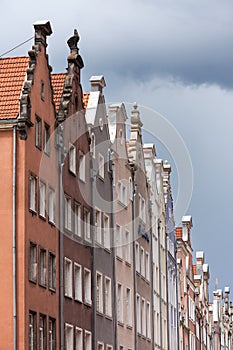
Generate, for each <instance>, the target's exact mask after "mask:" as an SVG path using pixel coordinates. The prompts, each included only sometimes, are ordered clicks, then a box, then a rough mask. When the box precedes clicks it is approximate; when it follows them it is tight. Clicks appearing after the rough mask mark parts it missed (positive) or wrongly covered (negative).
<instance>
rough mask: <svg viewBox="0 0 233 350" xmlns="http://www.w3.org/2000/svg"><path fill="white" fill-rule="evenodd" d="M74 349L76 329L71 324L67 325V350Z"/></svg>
mask: <svg viewBox="0 0 233 350" xmlns="http://www.w3.org/2000/svg"><path fill="white" fill-rule="evenodd" d="M73 347H74V327H73V326H72V325H71V324H68V323H66V324H65V349H66V350H73Z"/></svg>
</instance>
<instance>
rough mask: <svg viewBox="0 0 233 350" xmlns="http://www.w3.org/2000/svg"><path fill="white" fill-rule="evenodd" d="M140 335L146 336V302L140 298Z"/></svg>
mask: <svg viewBox="0 0 233 350" xmlns="http://www.w3.org/2000/svg"><path fill="white" fill-rule="evenodd" d="M142 335H144V336H146V303H145V299H144V298H142Z"/></svg>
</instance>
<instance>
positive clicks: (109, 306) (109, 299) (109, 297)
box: [105, 276, 112, 317]
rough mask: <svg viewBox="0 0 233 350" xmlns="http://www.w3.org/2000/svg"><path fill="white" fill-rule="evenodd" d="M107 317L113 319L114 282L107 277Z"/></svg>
mask: <svg viewBox="0 0 233 350" xmlns="http://www.w3.org/2000/svg"><path fill="white" fill-rule="evenodd" d="M105 315H107V316H109V317H112V281H111V278H109V277H107V276H105Z"/></svg>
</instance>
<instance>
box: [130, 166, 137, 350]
mask: <svg viewBox="0 0 233 350" xmlns="http://www.w3.org/2000/svg"><path fill="white" fill-rule="evenodd" d="M130 170H131V176H132V185H133V203H132V236H133V285H134V343H135V350H138V334H137V332H138V324H137V283H136V278H137V274H136V244H135V239H136V234H135V197H136V186H135V170H136V169H135V165H134V164H131V165H130Z"/></svg>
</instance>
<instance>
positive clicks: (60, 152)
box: [58, 125, 65, 350]
mask: <svg viewBox="0 0 233 350" xmlns="http://www.w3.org/2000/svg"><path fill="white" fill-rule="evenodd" d="M64 159H65V148H64V139H63V127H62V125H59V127H58V188H59V314H60V315H59V316H60V325H59V337H60V349H61V350H63V349H64V324H63V322H64V321H63V294H64V281H63V186H62V169H63V164H64Z"/></svg>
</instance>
